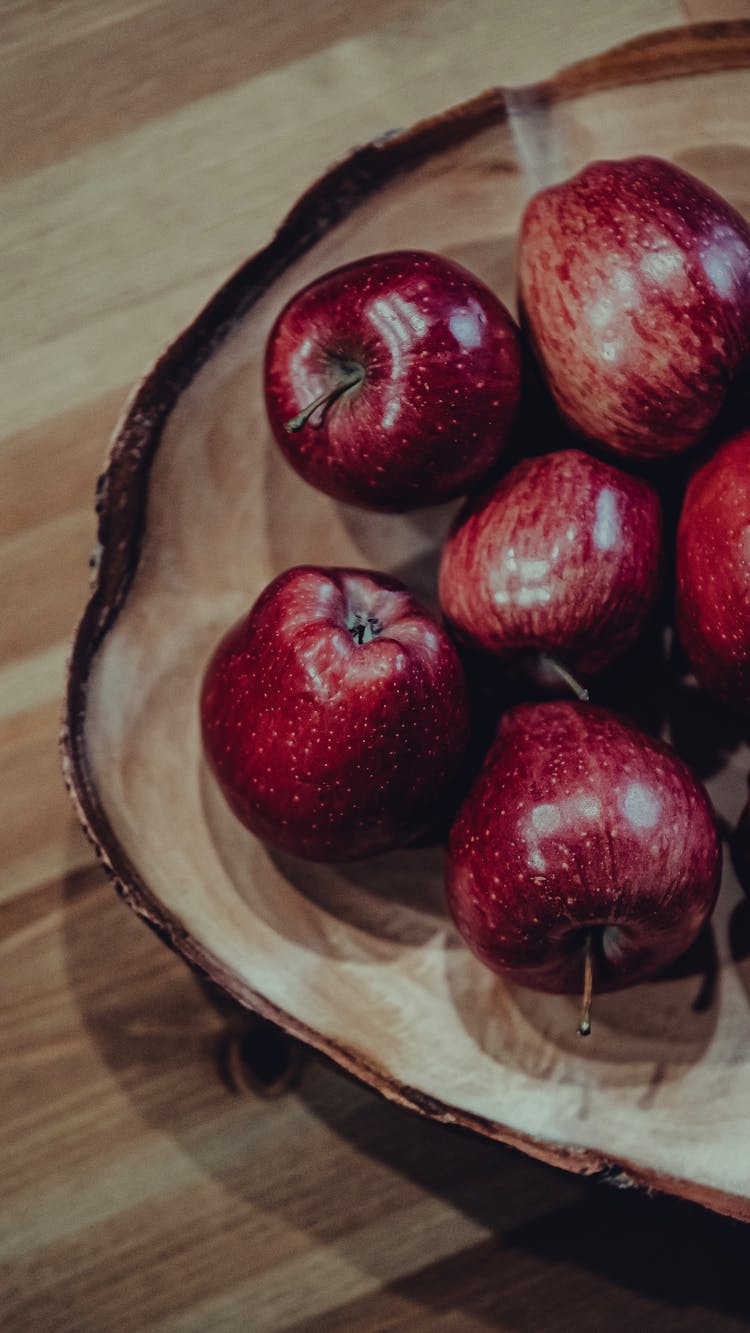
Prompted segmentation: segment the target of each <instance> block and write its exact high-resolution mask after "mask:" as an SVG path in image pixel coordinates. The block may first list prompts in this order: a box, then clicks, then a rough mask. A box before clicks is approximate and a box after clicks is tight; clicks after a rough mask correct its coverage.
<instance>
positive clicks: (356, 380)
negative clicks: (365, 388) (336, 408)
mask: <svg viewBox="0 0 750 1333" xmlns="http://www.w3.org/2000/svg"><path fill="white" fill-rule="evenodd" d="M364 378H365V372H364V368H363V367H362V366H351V367H349V368H347V369H346V371H344V373H343V374H342V376H341V379H340V380H338V381H337V383H336V384H334V386H333V388H332V389H327V390H326V392H325V393H321V394H320V396H319V397H318V398H316V399H315V400H314V401H313V402H312V403H308V405H307V407H303V409H302V411H301V412H298V413H297V415H296V417H292V419H291V421H287V422H286V423H285V426H284V429H285V430H288V431H289V433H290V435H296V434H297V432H298V431H300V430H302V428H303V427H304V426H306V425H307V423H308V422H309V421H310V419H311V417H312V416H313V415H314V414H315V413H316V412H317V411H318V409H320V410H321V420H322V418H323V417H324V416H325V414H326V412H327V411H328V409H329V407H331V406H332V405H333V404H334V403H335V402H336V400H337V398H340V397H341V395H342V393H346V392H347V390H348V389H356V387H357V385H359V384H361V383H362V381H363V379H364ZM318 424H320V423H318Z"/></svg>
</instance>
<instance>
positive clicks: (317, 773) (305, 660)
mask: <svg viewBox="0 0 750 1333" xmlns="http://www.w3.org/2000/svg"><path fill="white" fill-rule="evenodd" d="M200 709H201V722H202V731H203V743H204V748H205V753H206V756H207V759H208V762H209V765H210V767H211V768H212V770H213V772H214V774H215V776H216V778H217V780H218V782H219V785H220V787H221V789H222V791H223V793H224V795H225V797H226V799H227V801H228V802H229V805H230V806H231V808H232V810H233V811H234V813H235V814H236V815H237V817H238V818H239V819H240V820H241V821H242V823H243V824H245V825H246V826H247V827H248V828H249V829H251V830H252V831H253V832H254V833H256V834H257V835H258V836H259V837H260V838H262V839H264V840H265V841H266V842H268V843H271V844H272V845H273V846H275V847H279V848H282V849H283V850H285V851H287V852H291V853H293V854H295V855H297V856H302V857H307V858H309V859H311V860H316V861H344V860H351V859H355V858H358V857H364V856H369V855H372V854H373V853H375V852H382V851H385V850H387V849H389V848H392V847H395V846H401V845H404V844H407V843H409V842H411V841H413V840H414V839H415V838H416V837H418V836H419V835H420V834H421V833H423V832H424V831H425V829H426V828H427V827H428V826H430V825H431V824H432V822H433V820H434V819H435V816H436V814H437V813H438V811H439V809H440V806H441V802H442V801H443V800H445V799H446V798H447V796H448V795H449V793H450V790H451V786H452V784H453V782H454V781H455V779H456V776H457V773H458V771H459V768H460V766H461V763H462V760H463V756H464V753H465V750H466V746H467V741H468V727H469V724H468V705H467V696H466V687H465V683H464V678H463V673H462V669H461V666H460V663H459V660H458V656H457V654H456V650H455V648H454V646H453V644H452V642H451V640H450V639H449V638H448V636H447V634H445V632H444V631H443V630H442V629H441V628H440V627H439V625H437V624H436V622H435V621H434V620H433V619H432V617H431V616H429V615H428V614H427V613H426V612H425V611H424V610H423V609H422V607H421V606H419V605H418V603H417V602H416V601H415V600H414V598H413V597H412V596H411V594H410V593H409V591H408V590H407V589H406V588H405V587H404V585H403V584H401V583H399V582H397V580H396V579H392V578H387V577H386V576H385V575H383V574H374V573H370V572H367V571H364V570H357V569H321V568H315V567H312V566H299V567H297V568H294V569H290V570H287V572H286V573H284V574H281V575H280V576H279V577H278V578H276V579H274V581H273V582H272V583H270V584H269V585H268V587H267V588H266V589H265V591H264V592H263V593H261V595H260V597H259V598H258V600H257V602H256V603H255V605H254V606H253V608H252V609H251V611H250V613H249V614H248V615H247V616H246V617H245V618H244V619H243V620H241V621H240V622H239V623H238V624H237V625H235V626H234V628H233V629H231V630H230V631H229V633H228V634H227V635H226V636H225V637H224V639H223V640H222V642H221V643H220V644H219V646H218V648H217V649H216V651H215V653H214V655H213V657H212V659H211V661H210V662H209V665H208V667H207V669H206V673H205V677H204V681H203V689H202V694H201V700H200Z"/></svg>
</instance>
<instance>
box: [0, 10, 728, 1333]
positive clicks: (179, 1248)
mask: <svg viewBox="0 0 750 1333" xmlns="http://www.w3.org/2000/svg"><path fill="white" fill-rule="evenodd" d="M704 8H705V7H704ZM0 16H1V18H2V32H3V44H2V51H1V52H0V108H1V109H2V114H1V115H0V127H1V128H0V142H2V152H0V235H1V236H2V240H3V244H2V247H1V248H0V275H1V276H0V281H1V282H2V291H3V311H4V319H3V324H2V330H1V332H0V341H2V352H3V356H2V362H1V364H2V365H3V371H2V374H3V413H2V424H1V425H0V451H2V452H1V453H0V467H2V476H3V496H4V500H5V503H4V505H3V506H2V513H1V514H0V559H1V560H2V569H3V576H4V577H3V580H2V585H0V586H1V587H2V592H1V593H0V598H2V603H1V605H0V624H2V626H3V634H2V639H1V641H0V747H1V749H2V759H1V761H0V786H1V789H2V802H3V820H2V826H1V828H0V879H1V882H2V889H1V891H0V951H1V952H2V981H0V993H1V994H2V1000H3V1003H2V1007H1V1009H0V1088H1V1090H2V1104H3V1116H2V1117H1V1118H0V1197H1V1198H2V1203H1V1204H0V1263H1V1264H2V1267H1V1268H0V1297H1V1308H2V1316H1V1322H2V1323H3V1326H4V1327H5V1328H8V1329H9V1330H13V1331H15V1330H21V1329H23V1330H29V1329H33V1330H34V1333H46V1330H52V1329H54V1330H72V1331H75V1333H78V1331H79V1330H80V1331H82V1333H86V1330H91V1331H92V1333H93V1331H94V1330H95V1331H96V1333H101V1331H102V1330H104V1329H106V1330H108V1333H109V1330H112V1331H113V1333H117V1330H127V1331H128V1333H132V1330H141V1329H144V1330H145V1329H154V1328H160V1329H164V1330H172V1329H174V1330H177V1329H180V1330H183V1329H185V1330H186V1329H200V1330H204V1329H206V1328H208V1327H211V1328H217V1329H226V1330H235V1329H237V1330H240V1329H243V1330H244V1329H248V1328H252V1329H257V1330H260V1331H261V1333H263V1331H264V1330H271V1329H279V1330H281V1329H286V1330H290V1329H296V1330H303V1329H304V1330H313V1329H315V1330H322V1329H325V1330H338V1329H342V1330H343V1329H347V1330H349V1329H353V1328H356V1329H358V1330H364V1331H365V1333H367V1331H368V1330H376V1329H383V1330H385V1329H409V1330H422V1329H423V1330H425V1331H426V1333H427V1331H431V1330H443V1329H446V1330H447V1329H450V1330H452V1331H457V1333H459V1331H460V1333H463V1330H473V1329H499V1330H506V1329H507V1330H509V1331H510V1330H513V1331H514V1333H516V1331H520V1330H527V1329H528V1330H532V1329H533V1330H535V1331H536V1330H541V1333H545V1331H546V1330H558V1329H568V1328H573V1327H575V1328H579V1329H592V1330H594V1329H597V1330H598V1329H600V1328H602V1327H607V1328H608V1329H611V1330H615V1331H616V1330H617V1329H623V1330H624V1329H626V1328H627V1329H629V1328H631V1327H632V1326H633V1325H634V1324H636V1323H638V1324H640V1326H641V1327H643V1328H645V1329H654V1330H656V1329H659V1330H666V1333H671V1330H672V1329H674V1330H677V1329H680V1330H687V1333H693V1330H694V1331H695V1333H702V1331H703V1330H706V1329H708V1328H710V1329H711V1330H712V1331H713V1330H716V1331H717V1333H723V1331H724V1330H735V1329H741V1328H747V1327H748V1322H747V1301H746V1297H745V1296H744V1294H743V1283H744V1280H745V1270H746V1243H747V1242H746V1234H745V1233H744V1232H742V1231H740V1230H739V1229H738V1228H736V1227H735V1226H733V1225H732V1224H730V1223H725V1222H722V1221H720V1220H719V1219H715V1218H711V1217H709V1216H707V1215H704V1214H702V1213H699V1212H697V1211H696V1210H694V1209H692V1208H690V1207H688V1206H686V1205H685V1206H676V1205H669V1204H664V1203H661V1202H656V1203H653V1202H650V1201H648V1200H645V1199H642V1198H633V1197H631V1196H629V1195H622V1194H619V1193H617V1194H616V1193H614V1192H610V1191H605V1190H603V1189H602V1188H601V1187H597V1186H594V1185H592V1184H587V1183H586V1182H576V1181H572V1180H570V1179H568V1178H566V1177H564V1176H561V1175H559V1174H557V1173H556V1172H554V1171H552V1170H551V1169H548V1168H545V1167H542V1166H540V1165H536V1164H534V1163H531V1162H528V1161H526V1160H524V1159H522V1158H520V1157H519V1156H517V1155H515V1154H513V1153H512V1152H510V1151H509V1150H503V1149H501V1148H498V1147H496V1146H494V1145H490V1144H486V1143H482V1142H480V1141H478V1140H475V1139H472V1138H467V1137H463V1136H461V1135H459V1134H456V1133H451V1132H449V1131H447V1130H444V1129H441V1128H440V1127H437V1126H429V1125H425V1124H424V1123H421V1122H417V1121H416V1120H415V1119H414V1118H412V1117H411V1116H410V1115H408V1114H406V1113H404V1112H400V1111H398V1110H397V1109H395V1108H393V1107H388V1106H386V1105H384V1104H383V1103H382V1102H381V1101H380V1100H379V1099H376V1098H375V1097H373V1095H372V1094H371V1093H369V1092H366V1091H364V1090H362V1089H360V1088H359V1087H357V1086H356V1085H354V1084H351V1083H349V1082H348V1081H346V1080H345V1079H343V1078H342V1076H341V1075H339V1074H337V1073H334V1072H333V1071H332V1070H330V1069H328V1068H327V1067H326V1066H325V1065H322V1064H320V1063H318V1062H315V1061H310V1062H309V1063H308V1065H307V1067H306V1070H305V1073H304V1077H303V1080H302V1084H301V1087H300V1089H299V1090H298V1091H297V1092H296V1093H292V1094H289V1095H287V1096H286V1097H285V1098H283V1099H282V1100H280V1101H274V1102H265V1101H261V1100H258V1099H256V1098H252V1097H246V1096H242V1095H240V1094H238V1093H237V1092H235V1091H232V1089H231V1088H229V1087H228V1086H226V1084H225V1083H224V1082H222V1076H221V1071H222V1069H223V1068H224V1067H225V1060H224V1056H225V1046H226V1042H227V1040H228V1037H227V1027H226V1021H225V1018H224V1017H223V1016H222V1015H220V1014H219V1013H217V1012H216V1011H215V1010H214V1009H213V1008H212V1006H211V1004H210V1003H209V1001H208V1000H207V998H206V996H205V995H204V993H203V992H202V990H201V989H200V987H199V986H198V984H197V983H196V982H195V980H194V979H193V978H192V977H190V976H189V975H188V973H187V972H186V971H185V970H184V968H183V966H182V964H181V963H179V962H178V961H177V960H176V959H175V958H173V957H172V956H171V955H170V954H169V953H168V952H167V951H166V950H164V949H163V948H162V946H161V945H160V944H159V943H158V941H157V940H156V939H154V938H152V937H151V936H150V935H149V934H148V933H147V932H146V931H144V930H143V928H142V926H140V925H139V923H138V922H137V921H135V919H134V918H132V917H131V916H130V914H128V913H127V912H126V911H125V910H124V908H123V907H122V906H121V905H120V904H119V903H118V902H117V900H116V899H115V897H114V895H113V893H112V890H111V888H110V887H109V886H108V885H107V884H106V883H105V882H104V879H103V876H102V874H101V872H100V871H99V870H98V869H97V868H95V867H94V866H93V865H92V853H91V850H90V848H89V847H88V845H87V844H86V842H85V841H84V839H83V836H82V835H81V833H80V831H79V830H78V827H77V824H76V822H75V819H74V816H73V814H72V811H71V809H70V805H69V803H68V801H67V798H66V796H65V793H64V791H63V788H62V784H61V782H60V779H59V768H58V759H57V754H56V738H57V728H58V716H59V694H60V687H61V676H62V667H63V660H64V656H65V653H66V645H67V644H68V642H69V639H70V635H71V632H72V628H73V624H74V622H75V620H76V618H77V616H78V614H79V612H80V609H81V607H82V605H83V602H84V599H85V596H86V589H87V584H88V577H89V571H88V557H89V553H90V549H91V546H92V544H93V539H94V518H93V493H94V483H95V480H96V475H97V473H98V471H99V469H100V466H101V462H102V459H103V456H104V452H105V448H106V443H107V438H108V436H109V433H110V430H111V428H112V427H113V425H114V422H115V420H116V417H117V415H118V412H119V406H120V404H121V402H122V401H123V399H124V397H125V394H126V392H127V390H128V387H129V385H130V383H131V382H132V381H133V380H134V378H135V377H136V376H137V375H138V374H139V373H140V370H141V368H142V367H143V366H145V365H147V364H148V363H149V362H150V361H151V360H152V359H153V357H154V355H155V354H156V353H157V352H158V350H159V348H160V346H161V345H162V344H163V343H164V342H166V341H167V340H168V339H169V338H170V337H171V336H172V335H173V334H174V332H175V331H176V329H178V328H180V327H182V326H183V325H184V324H185V323H186V322H187V320H188V319H189V318H190V317H191V316H192V315H193V313H194V312H195V310H196V309H197V308H198V306H199V305H200V304H201V302H202V301H203V300H204V299H205V298H206V297H207V296H208V295H209V294H210V292H211V291H212V290H213V289H214V288H215V286H216V285H217V284H218V283H219V282H220V281H221V280H222V279H223V278H224V276H225V275H226V273H227V272H229V271H230V270H231V269H232V268H233V267H234V266H235V265H236V264H238V263H239V262H240V261H241V260H242V259H244V258H245V256H246V255H247V254H248V253H251V252H252V251H253V250H254V249H256V248H257V247H258V246H259V245H261V244H262V243H264V242H265V241H266V240H267V238H268V236H269V235H270V234H271V232H272V230H273V228H274V227H275V225H276V224H277V222H278V220H279V217H280V216H281V214H282V213H283V212H284V211H285V209H286V208H287V206H288V205H289V204H290V203H291V201H292V199H293V198H294V197H295V196H296V195H297V194H298V193H299V190H300V187H301V186H303V185H305V184H306V183H307V182H308V181H310V180H311V179H313V178H314V177H315V176H316V175H317V174H319V173H320V171H321V170H322V169H323V168H324V167H325V166H326V165H327V164H328V162H329V161H331V160H332V159H334V158H336V157H338V156H340V155H341V154H342V153H344V152H345V151H346V150H347V149H348V148H349V147H350V145H351V144H352V143H353V142H358V141H365V140H367V139H369V138H371V137H373V135H376V134H378V133H380V132H381V131H383V130H384V129H386V128H389V127H390V126H392V125H397V124H408V123H411V122H412V121H413V120H415V119H416V118H417V117H419V116H421V115H424V114H428V113H429V112H432V111H435V110H437V109H439V108H441V107H442V106H444V105H447V104H451V103H455V102H459V101H461V100H463V99H465V98H467V97H469V96H471V95H472V94H474V93H476V92H477V91H479V90H480V89H482V88H484V87H486V86H490V85H492V84H495V83H508V84H515V83H522V82H526V81H528V80H529V79H535V78H542V77H545V76H546V75H547V74H549V73H550V71H551V70H552V69H554V68H556V67H558V66H559V65H561V64H562V63H564V62H566V61H569V60H573V59H578V58H582V57H585V56H589V55H593V54H594V53H595V52H596V51H597V50H600V49H602V48H603V47H604V46H606V45H608V44H611V43H613V42H616V41H619V40H623V39H625V38H628V37H633V36H635V35H636V34H638V33H640V32H643V31H646V30H649V29H654V28H658V27H662V26H666V25H669V24H673V23H675V22H678V21H679V20H680V19H681V17H682V16H683V9H682V7H681V6H680V5H678V4H677V3H673V0H638V2H637V3H636V4H634V5H632V6H630V7H625V8H621V9H619V10H618V9H617V8H615V7H612V6H611V5H610V4H609V3H608V0H585V3H582V4H580V5H577V6H576V12H575V18H574V20H572V19H571V15H570V12H569V10H567V9H566V7H565V6H562V7H560V6H558V5H556V4H551V3H547V2H546V0H535V2H534V3H533V4H530V3H527V4H523V3H521V0H518V3H510V4H507V5H503V6H497V5H495V4H491V3H490V0H480V3H479V4H478V5H476V6H473V7H472V10H471V21H470V22H467V11H466V8H465V5H464V4H463V3H461V2H460V0H454V2H453V3H439V4H437V5H434V6H430V7H429V8H427V7H425V6H423V5H418V4H416V3H415V4H411V5H409V4H407V5H403V6H402V5H395V4H393V3H389V0H376V3H375V4H372V5H368V6H367V7H366V9H364V10H358V9H356V7H355V8H354V9H351V11H350V12H349V13H347V12H346V11H342V10H341V8H340V6H339V7H336V6H333V5H330V4H328V3H325V2H324V0H313V3H311V4H307V5H304V6H303V5H301V4H299V3H297V2H296V0H294V2H293V3H291V4H289V5H287V6H284V8H283V9H281V10H280V9H278V7H269V6H267V5H264V4H262V3H259V4H256V5H253V6H242V5H239V4H235V3H233V0H223V2H220V3H218V4H216V5H212V6H210V7H208V9H207V8H206V7H205V6H203V7H201V6H198V5H196V4H194V3H187V2H185V0H180V2H178V0H172V2H171V3H155V4H152V3H138V2H137V0H134V2H133V3H129V4H126V5H123V4H120V5H118V4H116V3H113V2H112V0H106V3H103V4H102V3H96V4H95V3H94V0H63V3H55V4H51V3H49V0H47V3H45V2H44V0H28V2H27V3H23V2H22V0H16V2H15V3H12V2H11V0H6V3H5V4H4V5H3V6H2V10H1V11H0ZM695 16H696V17H710V16H711V15H710V14H708V15H707V14H706V13H705V12H704V13H701V14H699V15H695ZM300 127H302V130H303V132H301V131H300Z"/></svg>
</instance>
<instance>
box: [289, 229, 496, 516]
mask: <svg viewBox="0 0 750 1333" xmlns="http://www.w3.org/2000/svg"><path fill="white" fill-rule="evenodd" d="M520 375H521V372H520V350H519V339H518V332H517V329H516V326H515V324H514V322H513V320H512V319H511V317H510V315H509V314H508V311H507V310H506V308H505V306H504V305H503V304H502V302H501V301H500V300H499V299H498V298H497V296H495V295H494V293H493V292H491V291H490V290H489V288H487V287H486V286H485V285H484V284H483V283H482V282H480V281H479V279H478V278H475V277H474V276H473V275H472V274H471V273H468V272H467V271H466V269H463V268H461V267H460V266H459V265H458V264H454V263H453V262H452V261H450V260H448V259H445V258H444V257H442V256H440V255H434V254H429V253H426V252H421V251H414V250H399V251H394V252H392V253H387V254H379V255H371V256H370V257H368V258H365V259H359V260H356V261H355V262H354V263H351V264H346V265H344V266H343V267H342V268H339V269H336V270H335V271H334V272H332V273H327V274H325V275H324V276H323V277H321V278H318V279H317V280H316V281H315V282H312V283H311V284H310V285H309V286H308V287H305V288H304V289H303V290H302V291H301V292H299V293H298V294H297V295H296V296H295V297H293V299H292V300H291V301H290V302H289V303H288V305H287V306H286V307H285V308H284V309H283V310H282V311H281V313H280V315H279V316H278V319H277V320H276V322H275V324H274V326H273V328H272V330H271V334H270V336H269V339H268V345H267V349H266V362H265V393H266V406H267V409H268V416H269V420H270V422H271V426H272V428H273V432H274V435H275V437H276V439H277V441H278V443H279V445H280V447H281V449H282V451H283V452H284V454H285V455H286V457H287V459H288V460H289V462H290V463H291V464H292V466H293V467H294V468H296V470H297V471H298V472H299V474H300V476H302V477H304V479H305V481H308V482H310V483H311V485H313V486H316V487H317V488H318V489H319V490H321V491H325V492H326V493H327V494H328V495H332V496H334V497H335V498H336V499H338V500H344V501H347V502H349V503H351V504H355V505H361V506H364V507H366V508H371V509H384V510H407V509H414V508H418V507H419V506H422V505H431V504H438V503H440V502H441V501H443V500H448V499H451V498H452V497H453V496H456V495H461V494H463V493H464V492H466V491H468V490H469V489H470V488H471V487H472V486H474V485H475V484H476V483H477V482H478V481H479V480H481V478H482V477H484V476H485V474H486V473H487V472H488V471H489V469H490V468H491V467H492V466H493V464H494V463H495V461H496V459H497V458H498V456H499V455H500V454H501V453H502V450H503V449H504V447H505V444H506V441H507V438H508V433H509V429H510V426H511V424H512V422H513V419H514V417H515V414H516V410H517V407H518V402H519V396H520Z"/></svg>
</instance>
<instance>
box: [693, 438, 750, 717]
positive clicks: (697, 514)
mask: <svg viewBox="0 0 750 1333" xmlns="http://www.w3.org/2000/svg"><path fill="white" fill-rule="evenodd" d="M676 573H677V608H676V609H677V628H678V632H679V636H680V639H681V641H682V645H683V647H684V649H685V651H686V653H687V655H688V657H689V659H690V663H691V666H692V667H693V670H694V672H695V674H696V676H697V678H698V680H699V682H700V684H701V685H703V686H704V688H705V689H707V690H708V691H709V692H710V693H711V694H715V695H717V697H718V698H720V699H723V700H725V701H726V702H727V703H730V704H734V705H735V706H737V707H739V708H742V709H748V708H750V430H745V431H742V432H741V433H740V434H739V435H737V436H735V437H734V438H733V439H731V440H728V441H727V442H726V443H725V444H723V445H722V446H721V447H720V448H719V449H718V450H717V452H716V453H715V454H714V455H713V457H712V458H710V459H709V460H708V462H707V463H704V464H703V466H702V467H700V468H699V469H698V471H697V472H696V473H695V474H694V476H693V477H692V478H691V480H690V482H689V483H688V487H687V490H686V492H685V499H684V502H683V506H682V512H681V514H680V521H679V525H678V528H677V567H676Z"/></svg>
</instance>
